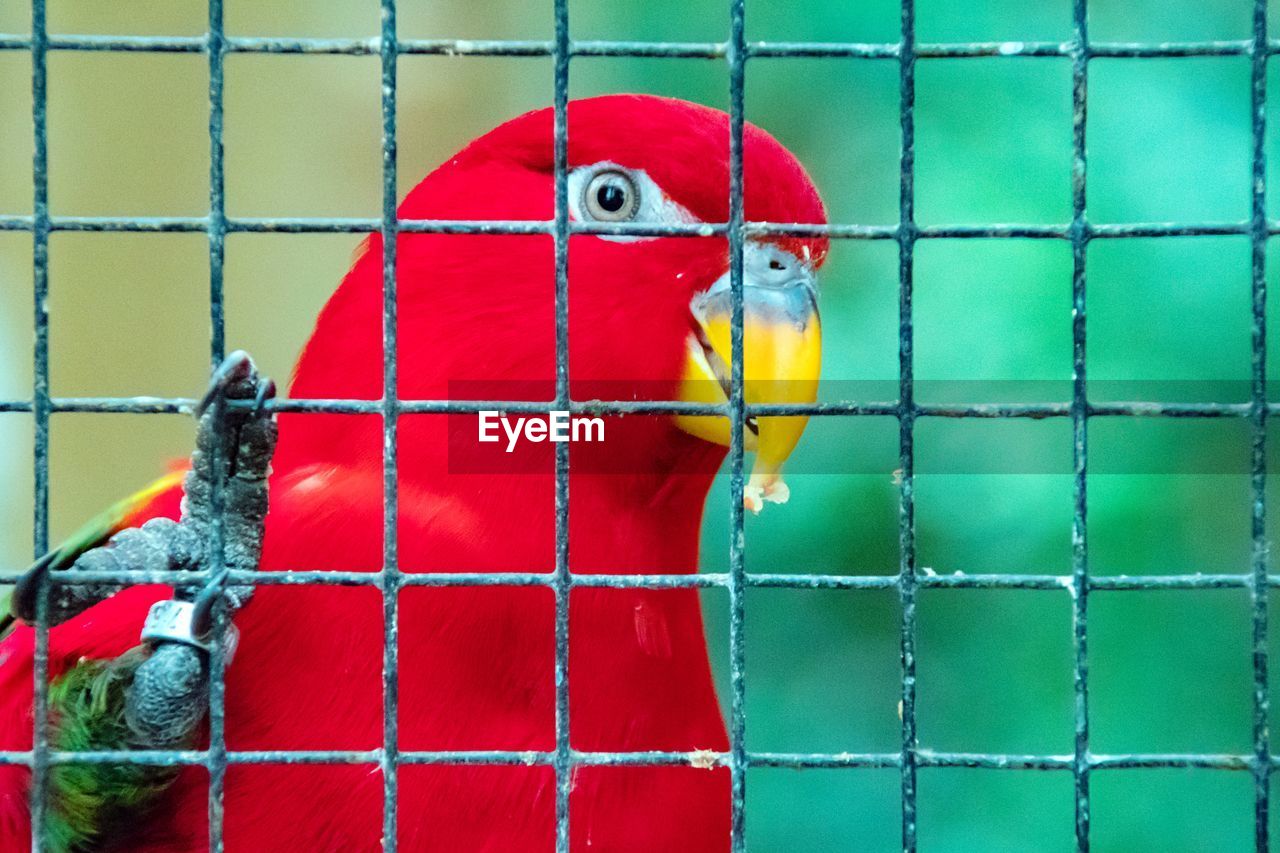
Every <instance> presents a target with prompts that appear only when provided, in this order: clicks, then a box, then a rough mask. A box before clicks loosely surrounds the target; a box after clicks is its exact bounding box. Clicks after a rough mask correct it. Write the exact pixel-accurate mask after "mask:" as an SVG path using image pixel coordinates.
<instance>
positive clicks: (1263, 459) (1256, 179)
mask: <svg viewBox="0 0 1280 853" xmlns="http://www.w3.org/2000/svg"><path fill="white" fill-rule="evenodd" d="M1251 50H1252V54H1251V58H1252V61H1253V74H1252V85H1251V107H1252V118H1253V122H1252V127H1253V164H1252V168H1253V184H1252V186H1253V194H1252V205H1253V206H1252V211H1251V212H1252V222H1251V230H1252V235H1251V236H1252V249H1253V251H1252V261H1251V264H1252V275H1253V280H1252V291H1253V329H1252V347H1253V351H1252V368H1253V389H1252V390H1253V411H1252V413H1251V422H1252V428H1253V430H1252V457H1253V458H1252V460H1251V462H1252V466H1251V467H1252V472H1251V477H1250V486H1251V489H1252V498H1253V499H1252V501H1251V504H1252V507H1251V509H1252V513H1251V515H1252V529H1251V533H1252V536H1253V553H1252V560H1253V578H1252V583H1251V585H1250V588H1249V597H1250V603H1251V605H1252V609H1253V761H1254V763H1253V774H1254V776H1253V784H1254V845H1255V847H1256V848H1257V850H1258V851H1259V853H1264V851H1267V850H1269V849H1270V848H1271V837H1270V826H1269V820H1268V816H1269V812H1270V810H1271V733H1270V729H1269V726H1268V717H1269V716H1270V710H1271V699H1270V685H1269V683H1268V677H1267V675H1268V673H1267V667H1268V650H1267V631H1268V627H1267V616H1268V614H1267V604H1268V586H1267V562H1268V560H1267V556H1268V555H1267V172H1266V166H1267V160H1266V127H1267V112H1266V104H1267V0H1254V4H1253V45H1252V48H1251Z"/></svg>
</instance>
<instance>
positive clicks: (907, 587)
mask: <svg viewBox="0 0 1280 853" xmlns="http://www.w3.org/2000/svg"><path fill="white" fill-rule="evenodd" d="M915 29H916V28H915V3H914V0H902V41H901V48H900V52H899V54H898V62H899V65H898V69H899V78H898V86H899V113H898V120H899V123H900V126H901V133H902V151H901V154H900V159H899V164H898V168H899V174H898V178H899V180H898V396H899V405H898V466H899V469H900V470H901V471H902V478H901V479H902V485H901V487H900V490H899V493H898V561H899V562H898V597H899V604H900V606H901V608H902V638H901V643H902V780H901V784H902V849H903V850H915V849H916V504H915V418H916V403H915V363H914V350H915V320H914V317H913V313H912V293H913V287H914V283H915V245H916V237H917V232H916V224H915V159H916V154H915V134H916V126H915V100H916V65H915V63H916V54H915V38H916V33H915Z"/></svg>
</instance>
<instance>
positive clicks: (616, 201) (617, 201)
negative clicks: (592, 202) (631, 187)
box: [596, 184, 627, 213]
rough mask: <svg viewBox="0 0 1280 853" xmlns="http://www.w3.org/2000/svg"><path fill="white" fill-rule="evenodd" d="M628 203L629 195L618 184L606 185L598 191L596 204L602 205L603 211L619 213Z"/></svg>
mask: <svg viewBox="0 0 1280 853" xmlns="http://www.w3.org/2000/svg"><path fill="white" fill-rule="evenodd" d="M626 202H627V194H626V192H624V191H623V189H622V187H620V186H618V185H617V184H605V185H604V186H602V187H601V188H600V189H598V190H596V203H597V204H599V205H600V209H601V210H607V211H609V212H610V213H617V212H618V211H619V210H622V205H624V204H626Z"/></svg>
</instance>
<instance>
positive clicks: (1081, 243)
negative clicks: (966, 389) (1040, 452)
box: [1070, 0, 1089, 851]
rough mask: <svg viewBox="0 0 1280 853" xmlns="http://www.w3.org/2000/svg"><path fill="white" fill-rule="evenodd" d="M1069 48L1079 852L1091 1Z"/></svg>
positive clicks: (1085, 739)
mask: <svg viewBox="0 0 1280 853" xmlns="http://www.w3.org/2000/svg"><path fill="white" fill-rule="evenodd" d="M1072 18H1073V24H1072V29H1073V44H1072V48H1071V57H1072V59H1071V104H1072V110H1071V140H1072V157H1071V210H1072V215H1071V228H1070V236H1071V266H1072V270H1071V350H1072V354H1071V370H1072V395H1071V439H1072V442H1071V447H1072V450H1071V458H1072V472H1073V485H1072V496H1073V505H1072V513H1071V578H1072V619H1071V632H1072V647H1073V651H1074V666H1073V668H1072V682H1073V683H1072V687H1073V690H1074V693H1075V755H1074V759H1073V761H1072V775H1073V777H1074V780H1075V817H1076V848H1077V849H1078V850H1081V851H1086V850H1088V849H1089V668H1088V657H1087V651H1088V635H1087V626H1088V604H1089V551H1088V539H1087V519H1088V491H1087V485H1088V479H1087V478H1088V467H1089V461H1088V418H1089V400H1088V393H1087V385H1086V374H1085V330H1086V315H1085V260H1086V257H1087V254H1088V248H1089V229H1088V223H1087V221H1086V219H1085V174H1086V168H1085V167H1086V161H1085V116H1086V112H1087V97H1086V96H1087V92H1088V74H1087V72H1088V67H1089V30H1088V19H1089V15H1088V8H1087V0H1075V2H1074V5H1073V12H1072Z"/></svg>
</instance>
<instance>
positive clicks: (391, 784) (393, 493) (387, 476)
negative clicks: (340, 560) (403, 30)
mask: <svg viewBox="0 0 1280 853" xmlns="http://www.w3.org/2000/svg"><path fill="white" fill-rule="evenodd" d="M396 38H397V37H396V3H395V0H382V35H381V42H380V56H381V60H382V507H383V518H382V620H383V623H382V631H383V634H382V703H383V704H382V715H383V716H382V800H383V804H382V849H383V850H385V851H388V853H394V851H395V850H396V847H397V844H398V839H397V830H396V827H397V821H396V805H397V803H396V800H397V796H398V782H399V764H400V743H399V741H400V733H399V720H398V714H399V704H400V702H399V699H400V678H399V654H400V649H399V645H400V643H399V636H400V629H399V607H400V601H399V598H400V568H399V541H398V530H397V522H398V520H399V467H398V463H399V449H398V447H397V443H396V441H397V435H398V427H399V418H400V398H399V390H398V383H397V378H396V377H397V369H396V363H397V362H396V354H397V351H396V347H397V333H396V322H397V319H396V240H397V236H396V235H397V233H398V231H399V222H398V220H397V218H396V195H397V193H396V70H397V65H398V62H397V60H398V58H399V48H400V45H399V42H398V41H397V40H396Z"/></svg>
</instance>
